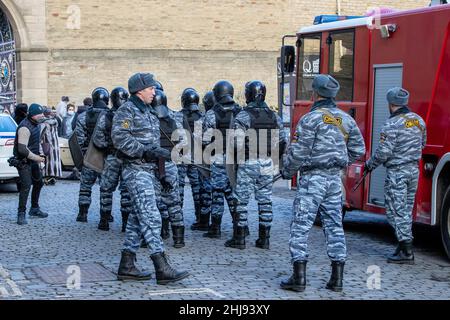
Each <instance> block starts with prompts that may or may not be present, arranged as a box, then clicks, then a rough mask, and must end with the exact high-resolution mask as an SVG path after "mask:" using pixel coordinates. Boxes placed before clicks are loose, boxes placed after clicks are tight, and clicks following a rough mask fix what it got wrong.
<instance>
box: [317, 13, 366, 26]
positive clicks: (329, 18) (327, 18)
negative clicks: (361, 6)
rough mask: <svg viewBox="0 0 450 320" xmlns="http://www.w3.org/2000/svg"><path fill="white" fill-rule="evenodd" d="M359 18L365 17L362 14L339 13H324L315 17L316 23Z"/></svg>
mask: <svg viewBox="0 0 450 320" xmlns="http://www.w3.org/2000/svg"><path fill="white" fill-rule="evenodd" d="M357 18H363V17H362V16H338V15H329V14H323V15H320V16H317V17H315V18H314V24H322V23H329V22H336V21H341V20H348V19H357Z"/></svg>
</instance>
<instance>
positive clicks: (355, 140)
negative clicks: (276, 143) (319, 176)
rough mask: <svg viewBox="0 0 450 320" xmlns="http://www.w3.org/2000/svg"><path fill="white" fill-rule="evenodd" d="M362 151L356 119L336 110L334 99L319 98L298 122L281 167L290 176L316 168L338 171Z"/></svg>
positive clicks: (363, 150) (354, 159)
mask: <svg viewBox="0 0 450 320" xmlns="http://www.w3.org/2000/svg"><path fill="white" fill-rule="evenodd" d="M365 152H366V147H365V144H364V139H363V137H362V135H361V132H360V130H359V128H358V126H357V124H356V122H355V120H353V118H352V117H351V116H350V115H348V114H347V113H346V112H344V111H342V110H340V109H338V108H337V106H336V104H335V103H334V101H333V100H331V99H326V100H320V101H317V102H316V103H314V105H313V106H312V108H311V111H310V112H309V113H307V114H305V115H304V116H303V117H302V118H301V119H300V121H299V122H298V124H297V129H296V133H295V135H294V139H293V141H292V143H291V145H290V146H289V148H288V152H287V156H286V158H285V161H284V170H285V171H286V172H287V173H288V174H289V175H291V176H292V175H294V174H295V173H296V172H297V171H300V172H301V173H302V172H306V171H311V170H315V169H319V170H324V171H327V170H330V171H339V170H342V169H343V168H345V167H347V166H348V165H349V164H351V163H352V162H354V161H356V160H357V159H358V158H360V157H361V156H363V155H364V154H365Z"/></svg>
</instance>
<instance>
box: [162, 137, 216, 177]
mask: <svg viewBox="0 0 450 320" xmlns="http://www.w3.org/2000/svg"><path fill="white" fill-rule="evenodd" d="M159 131H161V133H162V134H163V135H164V136H165V137H166V138H167V140H169V141H170V143H171V144H172V146H173V147H174V148H175V147H176V145H175V143H174V142H173V141H172V139H171V138H170V137H169V135H168V134H167V133H166V132H165V131H164V130H163V129H161V128H159ZM188 165H191V166H194V167H195V168H197V169H198V170H199V172H200V173H201V175H202V176H204V177H210V176H211V172H212V171H211V169H209V168H206V167H204V166H202V165H199V164H195V163H193V162H192V161H191V162H190V163H188Z"/></svg>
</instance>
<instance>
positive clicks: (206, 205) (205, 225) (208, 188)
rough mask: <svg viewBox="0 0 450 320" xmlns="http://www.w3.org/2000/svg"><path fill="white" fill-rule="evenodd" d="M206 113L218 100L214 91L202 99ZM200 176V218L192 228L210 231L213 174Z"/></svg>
mask: <svg viewBox="0 0 450 320" xmlns="http://www.w3.org/2000/svg"><path fill="white" fill-rule="evenodd" d="M202 103H203V107H204V109H205V113H206V112H208V111H209V110H211V109H212V107H214V105H215V104H216V101H215V99H214V92H212V91H208V92H207V93H205V95H204V96H203V99H202ZM199 177H200V220H199V221H197V222H195V223H194V224H193V225H192V226H191V229H192V230H199V231H208V229H209V219H210V217H211V206H212V185H211V176H210V175H206V174H199Z"/></svg>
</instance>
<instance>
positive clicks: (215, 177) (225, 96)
mask: <svg viewBox="0 0 450 320" xmlns="http://www.w3.org/2000/svg"><path fill="white" fill-rule="evenodd" d="M213 92H214V98H215V101H216V104H215V105H214V107H213V108H212V109H211V110H209V111H208V112H206V115H205V119H204V122H203V131H204V134H203V143H204V144H205V145H208V144H211V143H212V140H213V138H214V144H217V143H219V145H220V146H221V148H220V150H222V152H215V154H214V156H213V157H212V158H211V162H212V164H211V170H212V175H211V185H212V207H211V225H210V227H209V229H208V232H207V233H205V234H204V236H205V237H209V238H220V236H221V231H220V226H221V223H222V217H223V212H224V199H223V198H224V196H225V198H226V200H227V202H228V207H229V209H230V213H231V216H232V218H233V223H234V220H235V216H236V203H235V199H234V197H233V190H232V188H231V184H230V180H229V178H228V176H227V172H226V167H225V164H226V148H227V129H229V128H230V125H231V122H232V120H233V118H234V117H235V116H236V115H237V114H238V113H239V111H241V107H240V106H239V105H238V104H237V103H236V102H235V101H234V98H233V96H234V88H233V86H232V85H231V83H230V82H228V81H219V82H217V83H216V84H215V85H214V88H213ZM214 130H217V131H219V132H220V134H221V140H220V141H215V132H214Z"/></svg>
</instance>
